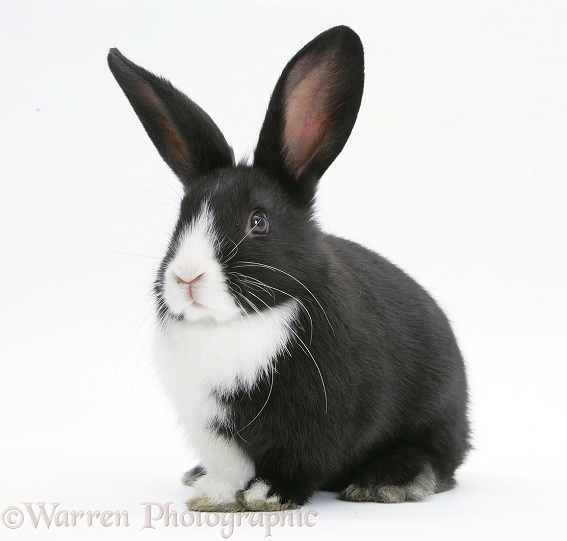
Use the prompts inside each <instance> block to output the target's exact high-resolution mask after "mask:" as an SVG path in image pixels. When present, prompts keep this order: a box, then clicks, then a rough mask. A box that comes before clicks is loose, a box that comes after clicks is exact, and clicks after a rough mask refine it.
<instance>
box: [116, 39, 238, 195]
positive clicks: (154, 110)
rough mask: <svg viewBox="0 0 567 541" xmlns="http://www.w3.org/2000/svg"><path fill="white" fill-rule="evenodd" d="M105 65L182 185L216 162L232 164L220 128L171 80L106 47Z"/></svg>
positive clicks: (232, 157)
mask: <svg viewBox="0 0 567 541" xmlns="http://www.w3.org/2000/svg"><path fill="white" fill-rule="evenodd" d="M108 65H109V67H110V70H111V71H112V73H113V75H114V77H115V78H116V80H117V81H118V84H119V85H120V87H121V88H122V90H123V91H124V94H126V97H127V98H128V100H129V101H130V104H131V105H132V107H133V108H134V111H135V112H136V114H137V115H138V118H139V119H140V120H141V121H142V124H143V126H144V128H145V129H146V132H147V133H148V135H149V136H150V139H151V140H152V141H153V143H154V145H155V146H156V148H157V149H158V151H159V153H160V154H161V157H162V158H163V159H164V160H165V162H166V163H167V164H168V165H169V166H170V167H171V169H172V170H173V172H174V173H175V174H176V175H177V176H178V177H179V179H180V180H181V182H182V183H183V184H184V185H185V186H186V187H187V186H189V185H190V183H191V181H192V180H193V179H194V178H196V177H199V176H201V175H204V174H206V173H208V172H210V171H212V170H213V169H216V168H218V167H228V166H231V165H234V154H233V152H232V149H231V148H230V147H229V146H228V144H227V142H226V139H225V138H224V136H223V134H222V133H221V131H220V130H219V128H218V127H217V125H216V124H215V123H214V122H213V120H212V119H211V117H210V116H209V115H208V114H207V113H205V111H203V110H202V109H201V108H200V107H199V106H198V105H197V104H196V103H194V102H192V101H191V100H190V99H189V98H188V97H187V96H186V95H185V94H183V93H182V92H179V90H177V89H176V88H174V87H173V85H172V84H171V83H170V82H169V81H167V80H165V79H163V78H161V77H157V76H155V75H153V74H152V73H150V72H149V71H146V70H145V69H143V68H141V67H140V66H137V65H136V64H134V63H133V62H131V61H130V60H128V59H127V58H126V57H125V56H124V55H122V53H120V51H119V50H118V49H110V52H109V53H108Z"/></svg>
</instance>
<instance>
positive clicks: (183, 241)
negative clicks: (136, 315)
mask: <svg viewBox="0 0 567 541" xmlns="http://www.w3.org/2000/svg"><path fill="white" fill-rule="evenodd" d="M218 242H219V240H218V238H217V236H216V234H215V230H214V220H213V215H212V212H211V210H210V209H209V206H208V204H207V203H205V204H204V205H203V207H202V209H201V211H200V213H199V215H198V216H197V217H196V218H195V219H194V220H193V221H192V222H191V224H190V225H189V226H188V227H187V228H186V229H185V231H184V232H183V233H182V234H181V236H180V238H179V241H178V243H177V248H176V252H175V256H174V257H173V259H172V260H171V261H170V262H169V264H168V265H167V268H166V269H165V274H164V280H163V297H164V300H165V303H166V304H167V306H168V308H169V309H170V310H171V311H172V312H173V313H174V314H176V315H182V316H183V317H184V318H185V319H186V320H187V321H200V320H206V319H209V320H211V319H212V320H215V321H228V320H230V319H232V318H235V317H237V316H238V315H240V314H242V313H243V310H242V308H240V307H239V306H238V305H237V304H236V302H235V301H234V299H233V297H232V295H231V294H230V292H229V290H228V286H227V283H226V280H225V277H224V274H223V272H222V268H221V266H220V263H219V261H218V259H217V256H216V249H215V248H216V246H217V245H218Z"/></svg>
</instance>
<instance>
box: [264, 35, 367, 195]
mask: <svg viewBox="0 0 567 541" xmlns="http://www.w3.org/2000/svg"><path fill="white" fill-rule="evenodd" d="M363 87H364V52H363V48H362V43H361V42H360V38H359V37H358V35H357V34H356V33H355V32H354V31H353V30H351V29H350V28H348V27H346V26H337V27H335V28H331V29H330V30H327V31H326V32H323V33H322V34H320V35H319V36H317V37H316V38H315V39H314V40H313V41H311V42H309V43H308V44H307V45H306V46H305V47H304V48H303V49H301V51H299V52H298V53H297V54H296V55H295V56H294V57H293V58H292V59H291V60H290V62H289V63H288V65H287V66H286V67H285V69H284V70H283V72H282V74H281V76H280V78H279V80H278V82H277V84H276V87H275V89H274V92H273V94H272V97H271V99H270V104H269V106H268V111H267V113H266V118H265V120H264V124H263V125H262V129H261V131H260V137H259V139H258V145H257V146H256V150H255V153H254V165H255V166H257V167H261V168H262V169H264V170H265V171H266V172H267V173H268V174H269V175H270V176H272V177H274V178H275V179H276V180H278V181H279V182H280V183H283V184H284V187H285V189H286V191H287V192H288V193H290V194H291V195H294V196H297V197H299V200H300V201H301V202H303V203H306V204H310V203H311V201H312V199H313V197H314V195H315V189H316V186H317V181H318V180H319V179H320V178H321V176H322V175H323V173H324V172H325V171H326V170H327V168H328V167H329V166H330V165H331V163H333V161H334V160H335V158H336V157H337V156H338V155H339V153H340V152H341V150H342V149H343V147H344V145H345V143H346V142H347V140H348V138H349V135H350V132H351V131H352V128H353V126H354V123H355V121H356V117H357V115H358V110H359V108H360V102H361V100H362V91H363ZM294 200H296V201H297V198H294Z"/></svg>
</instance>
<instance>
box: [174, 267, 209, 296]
mask: <svg viewBox="0 0 567 541" xmlns="http://www.w3.org/2000/svg"><path fill="white" fill-rule="evenodd" d="M204 274H205V273H204V272H202V273H201V274H198V275H197V276H195V277H192V278H187V277H183V278H182V277H180V276H177V275H176V276H175V280H176V282H177V283H178V284H179V285H180V286H182V287H184V288H185V289H186V292H187V296H188V297H189V300H192V301H194V300H195V289H194V288H195V286H196V285H197V283H198V282H199V280H200V279H201V278H202V277H203V275H204Z"/></svg>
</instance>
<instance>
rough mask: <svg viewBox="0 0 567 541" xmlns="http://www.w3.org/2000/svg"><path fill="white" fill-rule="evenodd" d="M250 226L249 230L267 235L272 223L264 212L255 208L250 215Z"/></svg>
mask: <svg viewBox="0 0 567 541" xmlns="http://www.w3.org/2000/svg"><path fill="white" fill-rule="evenodd" d="M249 227H250V229H249V231H250V232H251V233H252V234H254V235H266V234H267V233H268V231H269V229H270V224H269V222H268V218H267V217H266V215H265V214H264V213H263V212H260V211H258V210H255V211H254V212H253V213H252V214H251V216H250V226H249Z"/></svg>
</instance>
